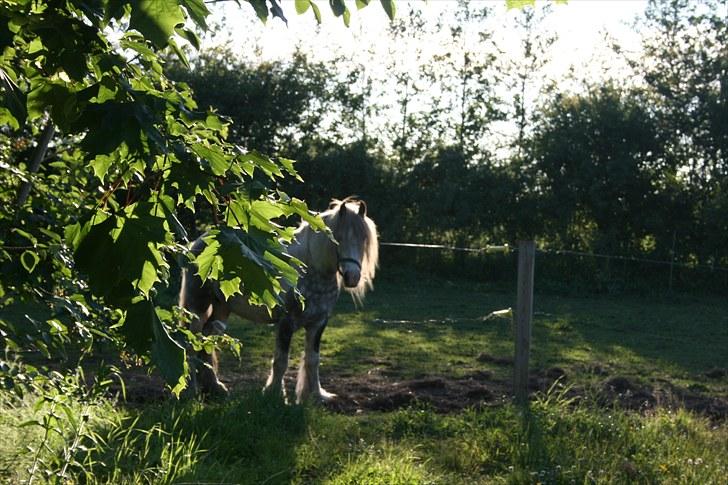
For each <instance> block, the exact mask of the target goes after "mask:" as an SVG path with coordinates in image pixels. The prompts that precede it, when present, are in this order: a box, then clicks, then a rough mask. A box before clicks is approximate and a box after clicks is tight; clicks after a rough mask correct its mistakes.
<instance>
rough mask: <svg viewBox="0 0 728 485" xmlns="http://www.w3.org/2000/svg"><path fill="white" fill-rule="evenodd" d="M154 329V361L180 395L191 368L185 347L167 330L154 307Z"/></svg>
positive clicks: (165, 378)
mask: <svg viewBox="0 0 728 485" xmlns="http://www.w3.org/2000/svg"><path fill="white" fill-rule="evenodd" d="M152 314H153V316H152V329H153V331H154V341H153V342H152V361H153V362H154V365H156V366H157V368H158V369H159V373H160V374H162V377H164V380H165V381H167V385H168V386H170V387H171V388H172V393H173V394H174V395H175V396H179V393H180V392H182V390H183V389H184V388H185V386H186V385H187V377H188V376H189V368H188V367H187V357H186V354H185V349H184V347H182V346H181V345H180V344H179V343H177V342H176V341H175V340H174V339H173V338H172V337H171V336H170V335H169V333H168V332H167V329H166V327H165V326H164V325H163V324H162V322H161V321H160V320H159V317H158V316H157V313H156V312H155V311H154V310H153V309H152Z"/></svg>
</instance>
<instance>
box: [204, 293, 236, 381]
mask: <svg viewBox="0 0 728 485" xmlns="http://www.w3.org/2000/svg"><path fill="white" fill-rule="evenodd" d="M229 316H230V308H229V307H228V305H227V304H225V303H213V305H212V313H211V315H210V317H209V318H208V320H207V321H206V322H205V323H204V326H203V327H202V333H203V334H204V335H222V334H223V333H224V331H225V328H226V325H225V321H226V320H227V319H228V317H229ZM197 358H198V359H199V360H200V361H201V362H202V365H201V366H198V368H197V381H198V383H199V385H200V388H201V390H202V392H204V393H206V394H213V395H226V394H227V393H228V390H227V387H226V386H225V384H223V383H222V382H220V380H219V379H218V378H217V354H216V352H215V350H213V351H212V353H207V352H205V351H204V350H201V351H199V352H198V353H197Z"/></svg>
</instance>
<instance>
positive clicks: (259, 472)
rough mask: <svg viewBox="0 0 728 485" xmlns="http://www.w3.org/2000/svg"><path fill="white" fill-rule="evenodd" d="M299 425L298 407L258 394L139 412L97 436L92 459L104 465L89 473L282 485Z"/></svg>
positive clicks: (106, 477)
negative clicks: (101, 441)
mask: <svg viewBox="0 0 728 485" xmlns="http://www.w3.org/2000/svg"><path fill="white" fill-rule="evenodd" d="M134 420H136V421H134ZM307 421H308V420H307V411H306V409H305V408H304V407H302V406H294V405H286V404H284V403H283V402H282V400H281V399H276V398H272V397H267V396H263V395H262V394H261V393H260V392H259V391H248V392H245V393H238V394H235V395H233V396H232V397H231V398H230V399H227V400H224V401H213V402H204V403H202V402H199V401H194V400H193V401H187V402H167V403H164V404H161V405H158V406H152V407H146V408H144V409H143V410H141V411H140V412H138V413H137V414H135V415H132V417H131V419H130V420H129V421H126V422H125V423H122V424H121V425H120V426H117V428H125V429H126V431H124V432H123V433H120V432H119V429H106V430H101V431H100V432H99V435H101V436H106V440H107V442H108V444H107V446H106V447H105V448H104V451H103V453H100V454H99V455H98V456H95V457H92V458H93V459H94V461H96V462H97V463H99V464H104V466H100V467H98V469H96V470H93V471H94V474H93V475H94V478H95V479H97V480H99V481H109V482H111V483H118V482H120V481H123V482H127V481H128V482H135V483H136V482H137V481H139V479H140V478H142V481H148V480H150V479H151V481H152V482H154V483H176V484H182V483H202V482H207V483H209V482H214V483H236V484H238V483H287V482H289V481H290V479H291V477H292V474H293V473H294V471H295V468H296V453H295V449H296V447H297V446H298V445H299V444H300V443H301V442H302V441H303V440H304V439H305V438H306V430H307V426H308V424H307ZM152 431H154V432H152ZM156 431H158V432H156ZM92 453H93V452H92Z"/></svg>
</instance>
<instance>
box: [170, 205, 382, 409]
mask: <svg viewBox="0 0 728 485" xmlns="http://www.w3.org/2000/svg"><path fill="white" fill-rule="evenodd" d="M320 216H321V218H322V219H323V221H324V222H325V223H326V225H327V226H328V227H329V229H331V232H332V234H333V236H334V239H335V241H332V240H331V239H330V238H329V236H328V235H327V234H325V233H323V232H320V231H319V232H316V231H314V230H313V229H312V228H311V227H310V226H309V224H308V223H306V222H302V223H301V225H300V226H299V227H298V228H297V229H296V232H295V238H294V240H293V242H292V243H291V244H290V246H289V247H288V248H287V251H288V253H289V254H290V255H291V256H294V257H295V258H297V259H299V260H300V261H302V262H303V263H304V265H305V266H304V267H303V268H302V269H301V270H300V274H299V278H298V284H297V286H296V288H295V290H297V291H298V293H300V294H301V295H302V296H303V298H304V302H303V303H302V302H300V301H299V299H298V298H297V297H296V291H294V289H293V288H288V289H287V291H286V294H285V296H284V305H283V306H282V307H280V308H279V309H278V310H277V311H276V312H274V314H273V315H272V316H271V315H270V314H269V312H268V311H267V309H265V308H264V307H262V306H254V305H251V304H249V303H248V301H247V298H245V297H243V296H240V295H236V296H233V297H231V298H229V299H227V300H226V299H225V298H224V296H223V295H222V293H221V292H220V289H219V285H218V284H217V282H215V281H212V280H208V281H207V282H205V283H204V284H203V282H202V280H201V279H200V277H199V276H198V275H197V274H196V271H194V269H192V268H188V269H185V270H183V273H182V289H181V291H180V306H181V307H183V308H186V309H187V310H189V311H191V312H192V313H194V314H195V316H196V318H195V319H194V320H193V321H192V323H191V325H190V329H191V330H192V331H193V332H202V333H203V334H205V335H211V334H221V333H222V332H223V331H224V330H225V328H226V323H225V322H226V320H227V319H228V317H229V316H230V313H234V314H237V315H239V316H241V317H243V318H245V319H247V320H250V321H252V322H259V323H276V327H277V335H276V349H275V354H274V357H273V362H272V366H271V372H270V375H269V377H268V380H267V382H266V384H265V387H264V391H266V392H272V393H279V394H281V395H283V397H284V398H285V388H284V386H283V375H284V374H285V372H286V370H287V369H288V354H289V349H290V344H291V338H292V336H293V333H294V332H295V331H296V330H298V329H299V328H301V327H303V328H305V329H306V340H305V350H304V355H303V359H302V362H301V366H300V369H299V372H298V378H297V382H296V401H297V402H299V403H300V402H302V401H304V400H306V399H313V400H317V401H328V400H330V399H332V398H334V397H335V395H334V394H331V393H328V392H326V391H325V390H324V389H322V388H321V384H320V382H319V362H320V356H319V354H320V344H321V336H322V334H323V332H324V329H325V328H326V325H327V323H328V320H329V317H331V313H332V311H333V308H334V305H335V303H336V300H337V299H338V297H339V293H340V292H341V289H342V288H343V289H344V290H345V291H347V292H349V293H351V294H352V296H353V298H354V299H355V300H357V301H361V299H362V298H363V297H364V295H365V293H366V292H367V291H368V290H369V289H371V288H372V281H373V279H374V275H375V272H376V269H377V264H378V259H379V244H378V240H377V228H376V225H375V224H374V222H373V221H372V220H371V219H370V218H369V217H368V216H367V207H366V204H365V203H364V201H361V200H357V199H354V198H351V197H348V198H346V199H344V200H333V201H332V202H331V204H330V206H329V208H328V210H326V211H325V212H323V213H321V214H320ZM204 247H205V242H204V241H203V240H202V239H201V238H200V239H198V240H197V241H195V242H194V243H193V245H192V248H191V250H192V252H193V253H194V254H199V253H200V252H202V250H203V249H204ZM197 358H198V360H200V361H202V364H203V365H195V366H193V369H196V370H194V371H193V372H192V374H193V376H192V385H193V388H194V389H195V390H196V391H197V390H199V391H202V392H203V393H210V394H219V393H223V394H224V393H227V389H226V388H225V385H224V384H223V383H221V382H220V381H219V379H218V376H217V359H216V356H215V355H214V353H213V354H208V353H206V352H204V351H202V352H198V355H197Z"/></svg>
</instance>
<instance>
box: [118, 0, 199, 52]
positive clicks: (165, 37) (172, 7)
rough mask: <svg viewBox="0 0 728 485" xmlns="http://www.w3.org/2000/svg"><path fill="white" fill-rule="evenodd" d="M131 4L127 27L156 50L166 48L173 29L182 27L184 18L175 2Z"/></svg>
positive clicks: (139, 1) (153, 0) (145, 0)
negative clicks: (137, 33) (137, 32)
mask: <svg viewBox="0 0 728 485" xmlns="http://www.w3.org/2000/svg"><path fill="white" fill-rule="evenodd" d="M131 4H132V9H131V18H130V19H129V27H130V28H132V29H135V30H138V31H139V32H140V33H141V34H142V35H143V36H144V37H145V38H147V39H149V40H150V41H151V42H152V43H153V44H154V45H155V46H156V47H157V48H160V49H161V48H162V47H164V46H166V45H167V42H168V41H169V38H170V37H171V36H172V33H173V32H174V28H175V27H177V26H178V25H184V22H185V16H184V13H183V12H182V9H181V8H180V6H179V4H178V2H177V0H135V1H133V2H131Z"/></svg>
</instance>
